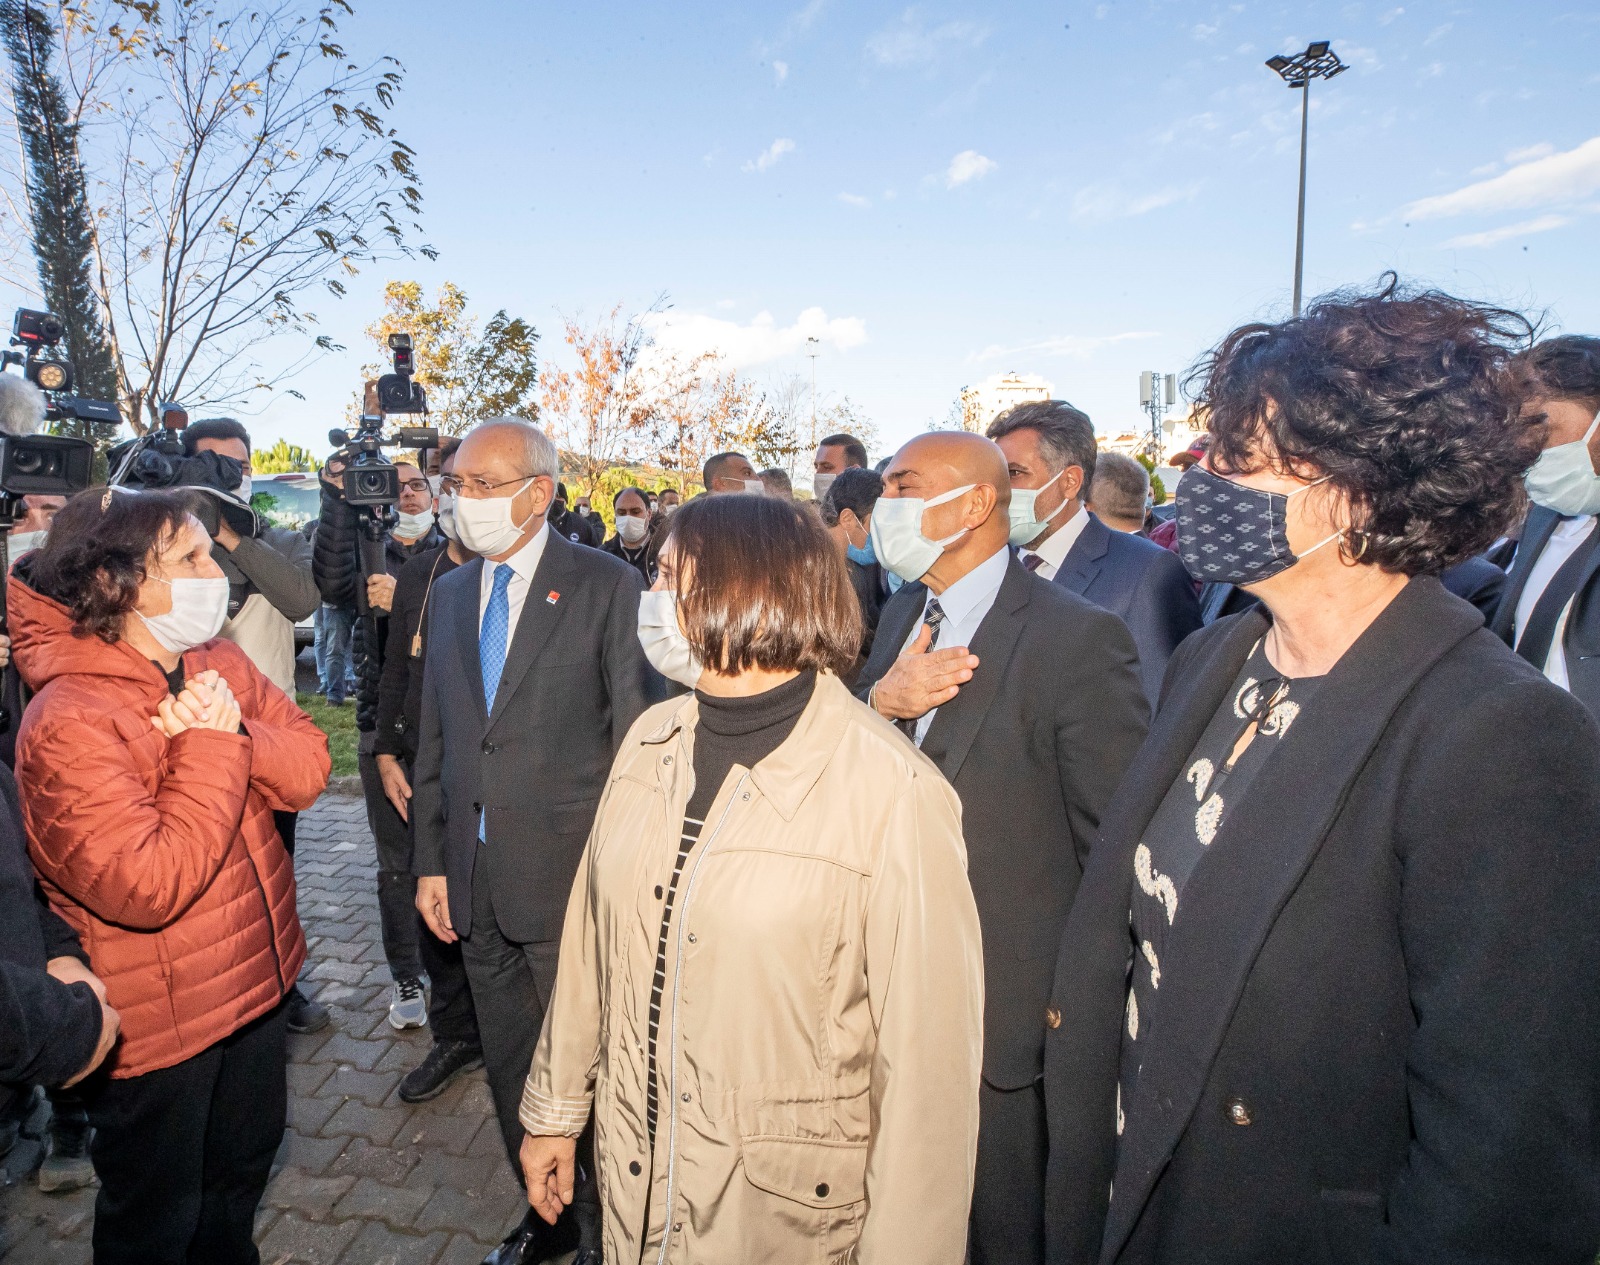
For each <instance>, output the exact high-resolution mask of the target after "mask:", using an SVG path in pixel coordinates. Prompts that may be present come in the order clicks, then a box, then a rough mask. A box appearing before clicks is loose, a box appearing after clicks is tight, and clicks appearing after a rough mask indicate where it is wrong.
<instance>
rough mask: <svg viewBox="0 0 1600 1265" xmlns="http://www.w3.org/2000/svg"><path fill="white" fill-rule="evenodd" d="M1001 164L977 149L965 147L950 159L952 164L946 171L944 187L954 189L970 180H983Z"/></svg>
mask: <svg viewBox="0 0 1600 1265" xmlns="http://www.w3.org/2000/svg"><path fill="white" fill-rule="evenodd" d="M999 165H1000V164H999V163H997V162H995V160H994V159H992V158H985V157H984V156H983V155H982V154H980V153H979V152H978V151H977V150H975V149H964V150H962V151H961V152H960V153H959V154H957V155H956V156H955V157H954V158H952V159H951V160H950V166H949V168H947V169H946V171H945V173H944V187H945V188H946V189H954V188H955V187H956V186H957V185H962V184H966V183H967V181H969V180H981V179H983V177H984V176H987V175H988V174H989V173H990V172H991V171H993V170H994V169H995V168H996V167H998V166H999Z"/></svg>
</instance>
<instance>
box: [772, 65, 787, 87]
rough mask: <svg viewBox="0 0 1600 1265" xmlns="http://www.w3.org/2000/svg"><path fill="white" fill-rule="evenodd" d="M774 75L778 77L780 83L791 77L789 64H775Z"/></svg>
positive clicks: (773, 67) (773, 66)
mask: <svg viewBox="0 0 1600 1265" xmlns="http://www.w3.org/2000/svg"><path fill="white" fill-rule="evenodd" d="M772 73H773V74H774V75H776V76H777V77H778V82H779V83H782V82H783V81H784V80H785V79H787V78H788V77H789V63H788V62H786V61H775V62H773V63H772Z"/></svg>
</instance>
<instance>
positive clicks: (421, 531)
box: [394, 510, 433, 540]
mask: <svg viewBox="0 0 1600 1265" xmlns="http://www.w3.org/2000/svg"><path fill="white" fill-rule="evenodd" d="M395 512H396V513H397V514H399V515H400V521H399V522H398V523H396V524H395V527H394V534H395V535H396V536H399V537H400V539H402V540H419V539H421V538H422V537H423V536H426V535H427V534H428V531H429V529H430V528H431V527H432V526H433V511H432V510H423V511H422V512H421V513H420V514H412V513H410V512H409V511H407V510H396V511H395Z"/></svg>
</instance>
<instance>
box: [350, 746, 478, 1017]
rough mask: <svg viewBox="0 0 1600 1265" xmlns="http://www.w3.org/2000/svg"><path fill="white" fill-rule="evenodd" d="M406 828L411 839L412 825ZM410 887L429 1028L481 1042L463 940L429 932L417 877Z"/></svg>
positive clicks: (408, 860) (408, 777) (408, 859)
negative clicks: (418, 898)
mask: <svg viewBox="0 0 1600 1265" xmlns="http://www.w3.org/2000/svg"><path fill="white" fill-rule="evenodd" d="M404 764H405V770H406V780H407V781H410V780H411V778H412V776H413V767H412V762H411V761H410V760H409V759H408V760H406V761H405V762H404ZM374 772H376V764H374ZM407 831H408V833H407V839H408V840H409V839H410V837H411V836H410V834H409V831H410V827H409V826H408V827H407ZM413 846H414V845H413ZM411 855H412V854H411V851H410V850H409V849H408V850H407V852H406V870H407V871H408V872H409V871H410V869H411ZM410 890H411V900H412V905H411V917H412V918H413V919H414V920H415V922H416V924H417V955H418V957H419V958H421V960H422V969H423V970H424V971H426V972H427V973H428V979H429V981H430V983H431V986H430V988H429V990H428V1029H429V1031H431V1032H432V1033H433V1039H434V1040H435V1041H465V1042H466V1043H467V1044H468V1045H478V1044H479V1041H478V1012H477V1011H475V1010H474V1009H473V1008H472V988H471V986H470V985H468V983H467V968H466V966H465V965H464V964H463V963H462V961H461V941H459V940H457V941H455V942H454V943H453V944H446V943H445V942H444V941H443V940H441V939H439V938H438V937H437V936H435V935H434V934H433V932H431V931H429V930H428V924H427V923H425V922H423V921H422V915H421V914H420V913H418V912H417V907H416V891H417V881H416V879H415V878H413V879H412V880H411V884H410ZM380 902H381V898H380ZM380 908H381V903H380Z"/></svg>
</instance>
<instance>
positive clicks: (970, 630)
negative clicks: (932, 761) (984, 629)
mask: <svg viewBox="0 0 1600 1265" xmlns="http://www.w3.org/2000/svg"><path fill="white" fill-rule="evenodd" d="M1080 512H1081V511H1080ZM1058 534H1059V533H1058ZM1010 561H1011V550H1010V549H1008V548H1004V547H1002V548H1001V549H999V550H998V551H997V552H995V553H992V554H990V555H989V556H988V557H987V558H985V559H984V560H983V561H982V562H980V563H979V564H978V565H977V566H975V567H973V568H972V570H971V571H968V572H967V573H966V575H964V576H962V577H961V578H960V579H959V580H957V581H956V582H955V583H954V584H952V585H951V586H950V587H949V588H947V589H946V590H945V591H944V592H943V593H939V594H937V595H936V594H935V593H934V591H933V590H932V589H929V590H928V597H927V600H926V601H924V602H923V604H922V612H923V619H919V620H918V621H917V623H916V626H915V627H914V628H913V629H912V630H911V635H910V636H909V637H907V638H906V641H905V645H903V646H901V647H900V653H901V654H904V653H905V652H906V651H907V650H909V649H910V648H911V643H912V642H914V641H916V639H917V638H918V637H920V636H921V635H922V625H923V624H924V623H925V622H926V617H927V612H928V602H931V601H933V600H934V597H935V596H937V597H938V599H939V605H940V607H942V608H943V610H944V623H943V624H941V625H940V626H939V644H938V645H936V646H934V649H935V650H948V649H950V648H951V647H952V646H970V645H971V644H972V639H973V637H975V636H976V635H977V632H978V625H979V624H981V623H983V617H984V616H985V615H987V614H988V613H989V609H990V608H991V607H992V606H993V605H994V599H995V595H996V594H998V593H999V592H1000V582H1001V581H1002V580H1004V579H1005V578H1006V566H1007V564H1008V563H1009V562H1010ZM979 671H982V669H981V668H980V669H979ZM938 710H939V709H938V708H937V707H935V708H934V709H933V711H931V712H928V713H926V714H925V715H923V716H922V717H920V718H919V719H918V721H917V746H919V747H920V746H921V745H922V740H923V738H925V737H926V736H927V733H928V726H929V725H931V724H933V718H934V715H935V713H937V712H938Z"/></svg>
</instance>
